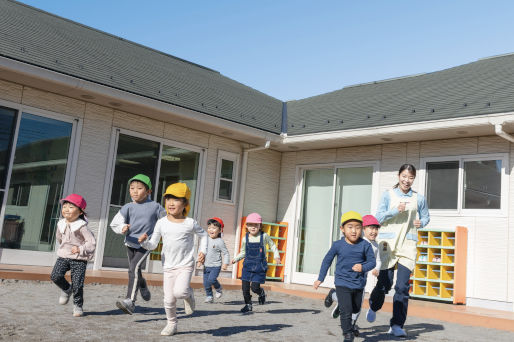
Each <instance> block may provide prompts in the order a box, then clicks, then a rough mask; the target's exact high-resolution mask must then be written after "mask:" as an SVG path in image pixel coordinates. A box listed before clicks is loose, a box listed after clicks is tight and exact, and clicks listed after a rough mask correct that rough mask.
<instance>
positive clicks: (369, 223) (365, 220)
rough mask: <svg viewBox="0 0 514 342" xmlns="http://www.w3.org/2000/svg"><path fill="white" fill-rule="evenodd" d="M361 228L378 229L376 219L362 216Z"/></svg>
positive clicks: (378, 225)
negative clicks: (371, 227)
mask: <svg viewBox="0 0 514 342" xmlns="http://www.w3.org/2000/svg"><path fill="white" fill-rule="evenodd" d="M362 226H363V227H366V226H377V227H379V228H380V223H379V222H378V220H377V219H376V217H375V216H373V215H364V216H363V217H362Z"/></svg>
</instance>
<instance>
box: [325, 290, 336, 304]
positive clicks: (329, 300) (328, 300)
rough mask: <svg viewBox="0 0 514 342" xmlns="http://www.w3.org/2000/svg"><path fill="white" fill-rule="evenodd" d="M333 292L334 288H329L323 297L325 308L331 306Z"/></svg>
mask: <svg viewBox="0 0 514 342" xmlns="http://www.w3.org/2000/svg"><path fill="white" fill-rule="evenodd" d="M334 292H336V290H334V289H330V291H328V294H327V296H326V297H325V307H326V308H329V307H331V306H332V304H333V303H334V300H333V299H332V295H333V294H334Z"/></svg>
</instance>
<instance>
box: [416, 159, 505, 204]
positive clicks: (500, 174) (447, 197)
mask: <svg viewBox="0 0 514 342" xmlns="http://www.w3.org/2000/svg"><path fill="white" fill-rule="evenodd" d="M506 165H507V157H506V155H487V156H461V157H453V158H451V157H449V158H447V159H446V160H444V159H442V158H436V159H432V160H426V161H425V191H426V193H425V194H426V198H427V202H428V207H429V208H430V209H431V210H446V211H452V212H455V211H457V212H462V211H466V210H501V209H502V208H504V205H503V206H502V202H504V200H505V198H506V193H504V192H505V191H504V189H502V183H503V184H506V181H505V180H503V178H504V176H505V166H506Z"/></svg>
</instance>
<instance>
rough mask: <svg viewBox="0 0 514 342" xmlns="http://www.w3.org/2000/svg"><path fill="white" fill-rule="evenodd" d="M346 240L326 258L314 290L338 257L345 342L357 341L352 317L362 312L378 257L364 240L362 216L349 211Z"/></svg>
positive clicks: (343, 222)
mask: <svg viewBox="0 0 514 342" xmlns="http://www.w3.org/2000/svg"><path fill="white" fill-rule="evenodd" d="M340 229H341V233H342V235H343V238H342V239H341V240H339V241H336V242H334V243H333V244H332V247H331V248H330V250H329V251H328V253H327V254H326V255H325V258H323V262H322V263H321V269H320V271H319V276H318V280H316V281H315V282H314V288H315V289H318V287H319V285H320V284H321V283H322V282H323V281H324V280H325V276H326V275H327V272H328V269H329V268H330V265H331V264H332V261H333V260H334V257H336V256H337V263H336V270H335V280H334V283H335V285H336V294H337V300H338V304H339V310H340V311H341V315H340V320H341V328H342V330H343V335H344V341H345V342H352V341H353V337H354V336H353V326H352V313H358V312H359V311H360V309H361V304H362V296H363V293H364V286H365V285H366V277H365V275H366V273H367V272H368V271H371V270H372V269H373V268H374V267H375V255H374V253H373V248H372V247H371V244H370V243H369V242H367V241H365V240H363V239H362V237H361V236H362V216H361V215H360V214H359V213H357V212H355V211H349V212H346V213H344V214H343V215H342V216H341V227H340Z"/></svg>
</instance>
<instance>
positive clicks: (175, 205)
mask: <svg viewBox="0 0 514 342" xmlns="http://www.w3.org/2000/svg"><path fill="white" fill-rule="evenodd" d="M185 208H186V204H185V203H184V201H183V200H182V199H181V198H173V197H167V198H166V211H167V212H168V214H169V215H172V216H175V217H180V216H183V213H184V209H185Z"/></svg>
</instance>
